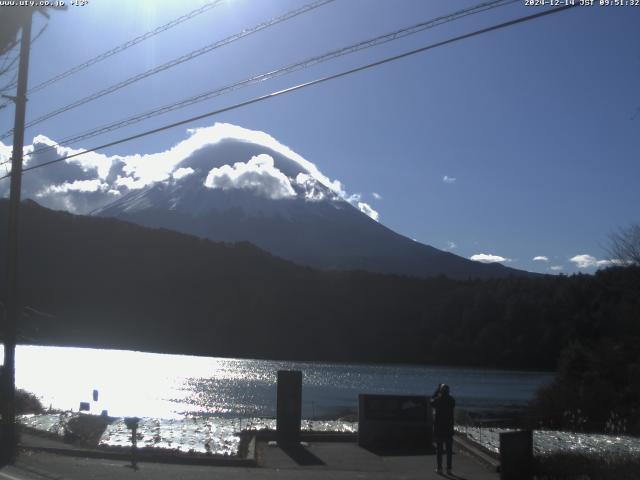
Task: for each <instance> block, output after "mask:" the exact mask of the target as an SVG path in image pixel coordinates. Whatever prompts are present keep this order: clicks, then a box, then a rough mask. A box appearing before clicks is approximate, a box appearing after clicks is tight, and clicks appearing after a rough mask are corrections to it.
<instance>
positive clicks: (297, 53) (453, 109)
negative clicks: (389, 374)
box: [0, 0, 640, 273]
mask: <svg viewBox="0 0 640 480" xmlns="http://www.w3.org/2000/svg"><path fill="white" fill-rule="evenodd" d="M309 1H310V0H309ZM305 3H308V2H305V1H298V0H295V1H294V0H278V1H277V2H266V1H258V0H228V1H226V2H224V3H223V4H222V5H220V6H218V7H216V8H213V9H211V10H209V11H208V12H206V13H204V14H202V15H200V16H198V17H196V18H194V19H192V20H189V21H188V22H185V23H184V24H182V25H180V26H177V27H175V28H173V29H171V30H169V31H167V32H164V33H162V34H160V35H157V36H155V37H153V38H152V39H149V40H146V41H145V42H142V43H140V44H139V45H136V46H135V47H133V48H130V49H128V50H126V51H125V52H123V53H120V54H118V55H115V56H113V57H111V58H110V59H108V60H106V61H104V62H101V63H99V64H97V65H95V66H93V67H91V68H88V69H86V70H84V71H82V72H80V73H78V74H76V75H73V76H71V77H69V78H67V79H65V80H63V81H60V82H59V83H56V84H55V85H53V86H51V87H49V88H46V89H44V90H42V91H40V92H35V93H33V95H31V96H30V97H29V103H28V110H27V118H28V119H33V118H36V117H38V116H40V115H42V114H45V113H47V112H49V111H51V110H54V109H56V108H58V107H60V106H63V105H65V104H67V103H70V102H73V101H75V100H77V99H79V98H82V97H84V96H86V95H89V94H91V93H93V92H95V91H97V90H100V89H102V88H105V87H107V86H109V85H112V84H114V83H117V82H119V81H121V80H123V79H125V78H127V77H130V76H132V75H135V74H138V73H140V72H143V71H145V70H147V69H150V68H153V67H154V66H156V65H159V64H162V63H164V62H166V61H169V60H171V59H173V58H175V57H178V56H180V55H182V54H184V53H187V52H189V51H192V50H194V49H197V48H199V47H201V46H203V45H206V44H209V43H212V42H214V41H216V40H219V39H221V38H224V37H226V36H228V35H232V34H234V33H237V32H239V31H241V30H243V29H245V28H249V27H252V26H253V25H256V24H258V23H260V22H262V21H265V20H267V19H270V18H272V17H275V16H277V15H280V14H282V13H284V12H286V11H288V10H291V9H293V8H296V7H300V6H302V5H304V4H305ZM477 3H479V2H466V1H455V2H454V1H446V2H445V1H435V0H431V1H427V0H396V1H390V0H336V1H335V2H333V3H330V4H328V5H325V6H323V7H320V8H318V9H316V10H314V11H313V12H309V13H307V14H305V15H302V16H300V17H297V18H295V19H292V20H289V21H287V22H284V23H282V24H280V25H277V26H274V27H271V28H269V29H266V30H264V31H262V32H259V33H257V34H255V35H252V36H249V37H247V38H243V39H241V40H239V41H237V42H234V43H233V44H230V45H227V46H225V47H223V48H220V49H218V50H216V51H214V52H210V53H207V54H205V55H203V56H201V57H199V58H198V59H196V60H193V61H190V62H186V63H184V64H182V65H180V66H177V67H175V68H172V69H169V70H167V71H165V72H163V73H161V74H158V75H154V76H152V77H150V78H147V79H145V80H142V81H140V82H138V83H136V84H134V85H131V86H129V87H127V88H125V89H122V90H120V91H119V92H117V93H114V94H111V95H108V96H106V97H103V98H102V99H99V100H97V101H94V102H91V103H89V104H87V105H84V106H82V107H79V108H77V109H74V110H72V111H69V112H66V113H64V114H61V115H60V116H58V117H56V118H55V119H51V120H49V121H45V122H43V123H41V124H39V125H37V126H34V127H33V128H30V129H28V130H27V136H26V143H27V144H28V143H31V141H32V139H33V137H35V136H36V135H39V134H41V135H46V136H47V137H48V138H51V139H53V140H56V141H57V140H59V139H62V138H64V137H67V136H70V135H72V134H75V133H79V132H82V131H84V130H86V129H88V128H91V127H93V126H98V125H102V124H104V123H108V122H110V121H114V120H119V119H121V118H124V117H127V116H129V115H131V114H134V113H138V112H142V111H146V110H149V109H151V108H153V107H156V106H159V105H163V104H165V103H168V102H171V101H174V100H179V99H181V98H184V97H187V96H190V95H193V94H196V93H199V92H202V91H206V90H210V89H212V88H216V87H219V86H223V85H226V84H229V83H232V82H234V81H237V80H241V79H244V78H247V77H250V76H253V75H255V74H259V73H263V72H265V71H269V70H272V69H274V68H278V67H281V66H284V65H287V64H290V63H294V62H295V61H298V60H301V59H304V58H307V57H310V56H313V55H318V54H321V53H325V52H327V51H329V50H332V49H335V48H339V47H342V46H346V45H349V44H351V43H355V42H357V41H360V40H364V39H367V38H370V37H373V36H375V35H379V34H382V33H386V32H389V31H393V30H395V29H398V28H402V27H405V26H409V25H412V24H415V23H418V22H420V21H423V20H428V19H431V18H434V17H437V16H440V15H443V14H446V13H449V12H453V11H455V10H459V9H461V8H465V7H468V6H472V5H475V4H477ZM202 4H203V2H199V1H186V0H183V1H180V2H168V1H151V0H137V1H113V0H109V1H106V0H90V1H89V3H88V5H86V6H83V7H70V8H69V10H68V11H66V12H53V13H52V14H51V19H50V21H49V23H48V26H47V29H46V30H45V31H44V32H43V34H42V36H41V37H40V38H39V39H38V40H37V41H36V42H35V44H34V46H33V50H32V56H31V70H30V80H29V84H30V85H31V86H33V85H36V84H38V83H40V82H42V81H44V80H46V79H48V78H50V77H51V76H53V75H55V74H57V73H60V72H62V71H64V70H66V69H68V68H70V67H73V66H75V65H76V64H78V63H81V62H82V61H84V60H86V59H88V58H90V57H92V56H94V55H96V54H99V53H101V52H103V51H105V50H108V49H110V48H112V47H113V46H115V45H118V44H120V43H122V42H125V41H127V40H129V39H131V38H133V37H135V36H137V35H140V34H142V33H144V32H146V31H149V30H151V29H153V28H155V27H156V26H159V25H161V24H163V23H166V22H168V21H170V20H172V19H174V18H176V17H178V16H180V15H182V14H184V13H186V12H188V11H190V10H193V9H194V8H197V7H198V6H200V5H202ZM536 11H540V10H539V9H538V8H535V7H525V6H524V2H521V3H520V2H516V3H514V4H512V5H508V6H505V7H502V8H498V9H494V10H490V11H488V12H484V13H481V14H478V15H472V16H469V17H466V18H464V19H461V20H458V21H456V22H452V23H448V24H446V25H442V26H439V27H436V28H434V29H431V30H427V31H425V32H422V33H419V34H416V35H413V36H410V37H408V38H404V39H402V40H399V41H396V42H392V43H390V44H387V45H385V46H381V47H376V48H372V49H369V50H366V51H364V52H359V53H357V54H354V55H349V56H347V57H343V58H341V59H338V60H334V61H331V62H327V63H325V64H322V65H319V66H315V67H312V68H309V69H307V70H304V71H301V72H297V73H294V74H291V75H287V76H285V77H282V78H279V79H276V80H270V81H267V82H264V83H263V84H260V85H255V86H252V87H248V88H246V89H242V90H240V91H237V92H234V93H231V94H228V95H224V96H221V97H218V98H216V99H213V100H210V101H207V102H204V103H202V104H198V105H194V106H191V107H189V108H186V109H182V110H179V111H177V112H173V113H170V114H167V115H164V116H160V117H157V118H155V119H151V120H149V121H146V122H144V123H140V124H137V125H134V126H131V127H128V128H126V129H122V130H118V131H116V132H113V133H110V134H107V135H104V136H101V137H99V138H94V139H91V140H86V141H85V142H82V143H80V144H76V145H74V147H75V148H80V147H83V148H87V147H92V146H95V145H97V144H101V143H105V142H107V141H109V140H114V139H117V138H121V137H123V136H126V135H128V134H133V133H137V132H139V131H142V130H146V129H150V128H153V127H156V126H160V125H163V124H166V123H170V122H172V121H176V120H180V119H182V118H186V117H188V116H192V115H196V114H198V113H202V112H206V111H210V110H214V109H216V108H220V107H223V106H226V105H230V104H233V103H235V102H238V101H241V100H245V99H248V98H251V97H254V96H257V95H260V94H264V93H267V92H271V91H274V90H278V89H281V88H284V87H287V86H290V85H294V84H297V83H300V82H303V81H308V80H312V79H314V78H317V77H320V76H323V75H327V74H331V73H336V72H339V71H341V70H343V69H347V68H351V67H354V66H357V65H361V64H364V63H367V62H370V61H374V60H377V59H381V58H383V57H385V56H389V55H393V54H396V53H400V52H403V51H405V50H410V49H412V48H417V47H419V46H423V45H426V44H429V43H433V42H437V41H440V40H443V39H446V38H449V37H452V36H455V35H459V34H461V33H466V32H469V31H472V30H476V29H479V28H483V27H486V26H489V25H492V24H495V23H499V22H502V21H505V20H508V19H512V18H515V17H518V16H521V15H526V14H531V13H534V12H536ZM43 24H44V20H43V19H42V18H38V19H37V20H36V23H35V25H34V34H35V33H37V32H38V31H39V29H40V27H41V26H42V25H43ZM638 25H640V7H577V8H574V9H571V10H569V11H566V12H562V13H558V14H555V15H551V16H548V17H545V18H541V19H538V20H535V21H532V22H528V23H525V24H521V25H517V26H514V27H511V28H509V29H505V30H501V31H497V32H491V33H488V34H485V35H482V36H479V37H475V38H472V39H469V40H465V41H462V42H459V43H456V44H452V45H448V46H445V47H442V48H438V49H435V50H432V51H428V52H425V53H422V54H419V55H415V56H412V57H410V58H406V59H403V60H400V61H397V62H393V63H390V64H387V65H384V66H381V67H379V68H376V69H373V70H369V71H366V72H361V73H357V74H354V75H351V76H348V77H345V78H341V79H338V80H335V81H332V82H330V83H325V84H322V85H318V86H314V87H311V88H309V89H305V90H302V91H299V92H295V93H292V94H290V95H286V96H282V97H279V98H276V99H273V100H271V101H268V102H263V103H261V104H258V105H253V106H249V107H246V108H243V109H239V110H235V111H233V112H229V113H226V114H223V115H220V116H217V117H214V118H211V119H208V120H202V121H199V122H194V123H193V124H192V125H188V126H184V127H178V128H176V129H172V130H169V131H166V132H164V133H162V134H160V135H155V136H151V137H147V138H144V139H141V140H138V141H134V142H130V143H126V144H121V145H118V146H115V147H112V148H110V149H107V150H106V151H105V152H104V153H105V154H107V155H134V154H150V153H156V152H161V151H166V150H168V149H169V148H171V147H172V146H174V145H176V144H178V143H179V142H180V141H182V140H184V139H185V138H186V137H187V133H186V128H194V127H206V126H211V125H212V124H213V123H214V122H216V121H218V122H227V123H231V124H235V125H239V126H242V127H245V128H247V129H251V130H257V131H263V132H266V133H268V134H269V135H271V136H273V137H274V138H275V139H277V140H278V141H280V142H281V143H282V144H284V145H287V146H288V147H290V148H291V149H292V150H294V151H295V152H297V153H299V154H300V155H302V156H303V157H304V158H306V159H308V160H309V161H311V162H313V163H314V164H315V165H317V166H318V168H319V169H320V170H321V171H322V173H323V174H325V175H327V176H328V177H329V178H331V179H337V180H339V181H340V182H341V183H342V184H343V185H344V186H345V188H346V189H347V190H348V191H349V192H351V193H360V194H361V195H362V199H363V201H366V202H367V203H368V204H369V205H371V206H372V207H373V208H374V209H375V210H376V211H377V212H378V213H379V215H380V221H381V222H382V223H383V224H384V225H386V226H388V227H390V228H391V229H393V230H395V231H397V232H399V233H402V234H404V235H406V236H408V237H411V238H414V239H416V240H417V241H420V242H423V243H426V244H430V245H433V246H435V247H437V248H441V249H450V250H451V251H452V252H453V253H456V254H458V255H461V256H464V257H467V258H470V257H471V256H473V255H479V254H485V255H492V256H494V257H495V259H496V260H498V258H497V257H501V258H503V259H505V260H504V263H505V264H507V265H509V266H512V267H514V268H522V269H527V270H533V271H539V272H548V273H553V272H554V271H555V272H563V273H573V272H577V271H583V272H593V271H594V270H595V268H596V265H595V262H596V261H598V260H601V261H602V260H606V259H607V256H606V251H605V249H604V247H606V244H607V237H608V234H609V233H610V232H612V231H613V230H615V229H617V228H618V227H621V226H626V225H628V224H630V223H631V222H638V221H640V215H639V213H638V205H640V193H639V191H640V189H638V181H639V180H640V114H637V115H636V112H637V111H638V108H639V107H640V88H638V85H640V29H639V28H638ZM634 115H636V116H635V117H634ZM12 116H13V112H12V109H10V108H5V109H4V110H0V132H4V131H6V130H8V129H9V128H11V127H12V122H13V117H12ZM7 142H8V140H6V141H5V144H6V143H7ZM50 168H51V169H54V168H58V167H50ZM445 178H446V180H445ZM374 192H375V193H376V194H377V196H378V197H379V198H375V196H374ZM579 255H590V256H591V257H593V260H592V259H591V258H589V257H578V258H575V257H576V256H579ZM537 256H543V257H546V258H547V259H548V260H547V261H544V260H537V261H534V260H533V258H534V257H537ZM487 258H489V257H487ZM572 258H574V261H573V262H572V261H571V259H572ZM580 260H582V261H580ZM579 265H580V266H582V267H583V268H578V267H579ZM551 267H558V268H556V269H555V270H551Z"/></svg>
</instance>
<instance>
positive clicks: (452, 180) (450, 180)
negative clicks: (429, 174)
mask: <svg viewBox="0 0 640 480" xmlns="http://www.w3.org/2000/svg"><path fill="white" fill-rule="evenodd" d="M442 181H443V182H444V183H456V178H455V177H448V176H447V175H445V176H444V177H442Z"/></svg>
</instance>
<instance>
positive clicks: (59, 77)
mask: <svg viewBox="0 0 640 480" xmlns="http://www.w3.org/2000/svg"><path fill="white" fill-rule="evenodd" d="M223 1H224V0H215V1H213V2H208V3H206V4H204V5H203V6H201V7H200V8H197V9H195V10H193V11H191V12H189V13H186V14H184V15H182V16H180V17H178V18H176V19H174V20H171V21H170V22H167V23H165V24H164V25H160V26H159V27H157V28H155V29H153V30H151V31H149V32H146V33H143V34H142V35H139V36H137V37H135V38H132V39H131V40H128V41H126V42H124V43H123V44H121V45H118V46H116V47H113V48H112V49H111V50H107V51H106V52H103V53H101V54H100V55H96V56H95V57H93V58H90V59H89V60H87V61H86V62H84V63H81V64H79V65H76V66H75V67H73V68H70V69H69V70H66V71H64V72H62V73H60V74H58V75H56V76H54V77H52V78H50V79H49V80H46V81H44V82H42V83H40V84H38V85H36V86H35V87H32V88H31V89H30V90H29V93H34V92H37V91H39V90H42V89H43V88H46V87H48V86H49V85H52V84H54V83H56V82H58V81H60V80H62V79H63V78H66V77H68V76H70V75H73V74H75V73H78V72H80V71H81V70H84V69H85V68H88V67H90V66H92V65H95V64H96V63H98V62H101V61H102V60H105V59H107V58H109V57H112V56H113V55H116V54H117V53H120V52H122V51H124V50H126V49H128V48H131V47H133V46H134V45H137V44H138V43H140V42H143V41H145V40H147V39H148V38H151V37H154V36H156V35H158V34H159V33H162V32H165V31H167V30H169V29H171V28H173V27H175V26H177V25H180V24H181V23H183V22H186V21H187V20H190V19H192V18H194V17H197V16H198V15H201V14H203V13H205V12H207V11H209V10H211V9H212V8H214V7H217V6H218V5H220V4H221V3H222V2H223Z"/></svg>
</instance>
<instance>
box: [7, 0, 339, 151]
mask: <svg viewBox="0 0 640 480" xmlns="http://www.w3.org/2000/svg"><path fill="white" fill-rule="evenodd" d="M334 1H335V0H316V1H315V2H312V3H309V4H307V5H304V6H302V7H300V8H297V9H295V10H291V11H289V12H287V13H285V14H284V15H280V16H278V17H275V18H272V19H271V20H268V21H266V22H263V23H260V24H258V25H256V26H254V27H252V28H248V29H245V30H242V31H241V32H239V33H236V34H234V35H231V36H229V37H227V38H225V39H223V40H219V41H217V42H214V43H211V44H209V45H206V46H204V47H202V48H199V49H197V50H194V51H192V52H190V53H187V54H185V55H182V56H181V57H179V58H176V59H174V60H171V61H169V62H167V63H164V64H162V65H159V66H157V67H154V68H152V69H150V70H147V71H146V72H143V73H140V74H138V75H134V76H133V77H129V78H127V79H126V80H123V81H122V82H120V83H116V84H114V85H111V86H110V87H107V88H105V89H103V90H100V91H98V92H96V93H93V94H91V95H88V96H86V97H84V98H81V99H80V100H76V101H75V102H73V103H70V104H68V105H66V106H64V107H61V108H58V109H57V110H54V111H52V112H49V113H47V114H45V115H42V116H40V117H38V118H36V119H35V120H31V121H30V122H27V124H26V125H25V128H29V127H32V126H34V125H37V124H39V123H42V122H44V121H45V120H48V119H50V118H53V117H55V116H58V115H60V114H61V113H64V112H67V111H69V110H72V109H74V108H76V107H79V106H80V105H84V104H85V103H89V102H91V101H93V100H97V99H98V98H101V97H104V96H105V95H108V94H110V93H113V92H115V91H117V90H120V89H122V88H124V87H126V86H128V85H131V84H132V83H135V82H138V81H140V80H142V79H145V78H147V77H150V76H152V75H156V74H158V73H160V72H162V71H164V70H167V69H169V68H172V67H175V66H176V65H180V64H181V63H184V62H187V61H189V60H193V59H194V58H197V57H199V56H200V55H204V54H205V53H209V52H211V51H213V50H215V49H217V48H220V47H222V46H224V45H228V44H230V43H232V42H235V41H236V40H240V39H241V38H244V37H246V36H249V35H252V34H254V33H257V32H259V31H261V30H264V29H266V28H269V27H272V26H274V25H277V24H279V23H282V22H284V21H287V20H290V19H292V18H294V17H297V16H299V15H302V14H304V13H307V12H309V11H311V10H314V9H316V8H319V7H321V6H323V5H326V4H328V3H331V2H334ZM12 133H13V131H12V130H9V131H7V132H5V133H4V134H3V135H2V136H0V140H3V139H5V138H7V137H9V136H11V134H12Z"/></svg>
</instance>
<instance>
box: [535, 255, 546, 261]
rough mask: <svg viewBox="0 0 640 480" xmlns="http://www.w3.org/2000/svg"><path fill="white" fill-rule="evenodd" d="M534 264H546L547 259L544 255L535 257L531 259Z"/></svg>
mask: <svg viewBox="0 0 640 480" xmlns="http://www.w3.org/2000/svg"><path fill="white" fill-rule="evenodd" d="M533 261H534V262H548V261H549V257H545V256H544V255H538V256H537V257H533Z"/></svg>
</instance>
